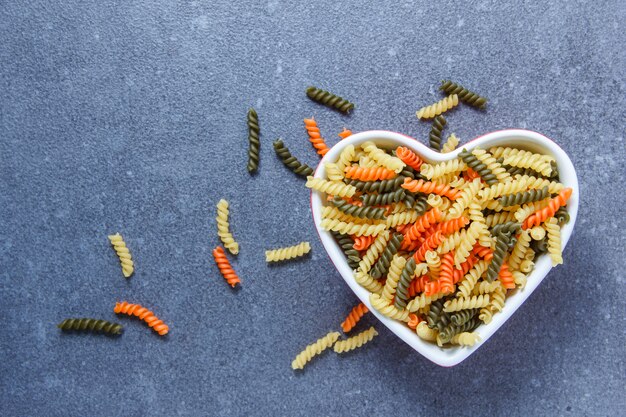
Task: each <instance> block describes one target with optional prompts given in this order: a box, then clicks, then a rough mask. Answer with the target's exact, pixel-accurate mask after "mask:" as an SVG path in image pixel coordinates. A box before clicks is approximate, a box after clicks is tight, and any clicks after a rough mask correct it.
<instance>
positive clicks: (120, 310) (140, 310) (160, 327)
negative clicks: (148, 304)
mask: <svg viewBox="0 0 626 417" xmlns="http://www.w3.org/2000/svg"><path fill="white" fill-rule="evenodd" d="M113 311H114V312H115V314H127V315H129V316H135V317H139V319H140V320H143V321H145V322H146V323H147V324H148V326H150V327H152V330H154V331H155V332H157V333H158V334H159V335H161V336H165V335H166V334H167V332H169V330H170V329H169V327H167V324H165V323H163V321H162V320H160V319H159V318H158V317H157V316H155V315H154V313H153V312H152V311H150V310H148V309H147V308H145V307H143V306H141V305H140V304H130V303H127V302H126V301H122V302H121V303H115V308H114V309H113Z"/></svg>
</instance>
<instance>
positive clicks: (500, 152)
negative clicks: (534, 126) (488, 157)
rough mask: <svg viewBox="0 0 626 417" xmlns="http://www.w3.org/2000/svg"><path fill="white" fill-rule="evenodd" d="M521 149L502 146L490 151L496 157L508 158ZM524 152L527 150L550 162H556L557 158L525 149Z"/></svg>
mask: <svg viewBox="0 0 626 417" xmlns="http://www.w3.org/2000/svg"><path fill="white" fill-rule="evenodd" d="M519 151H520V149H517V148H509V147H501V146H498V147H494V148H491V149H489V152H490V153H491V154H492V155H493V157H494V158H506V157H509V156H512V155H517V154H518V153H519ZM524 152H527V153H529V154H531V155H533V156H534V157H536V158H538V159H541V160H543V161H545V162H548V163H551V162H556V160H555V159H554V158H553V157H551V156H550V155H544V154H538V153H533V152H528V151H524ZM507 165H508V164H507ZM521 168H523V167H521Z"/></svg>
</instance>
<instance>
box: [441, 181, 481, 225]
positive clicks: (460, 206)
mask: <svg viewBox="0 0 626 417" xmlns="http://www.w3.org/2000/svg"><path fill="white" fill-rule="evenodd" d="M480 185H481V182H480V178H476V179H475V180H474V181H472V182H471V183H470V184H469V185H468V186H467V187H465V188H464V189H463V191H461V194H460V195H459V197H458V198H457V199H456V200H454V204H452V207H451V208H450V210H448V215H447V216H446V220H450V219H457V218H459V217H461V216H462V215H463V211H464V210H465V209H466V208H467V206H469V203H470V202H471V201H473V200H474V199H475V198H476V195H477V194H478V190H480Z"/></svg>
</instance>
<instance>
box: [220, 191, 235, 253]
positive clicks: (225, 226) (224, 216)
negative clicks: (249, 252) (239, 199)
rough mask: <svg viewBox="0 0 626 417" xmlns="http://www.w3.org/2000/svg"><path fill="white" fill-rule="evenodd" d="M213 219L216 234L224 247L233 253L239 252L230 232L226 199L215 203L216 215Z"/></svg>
mask: <svg viewBox="0 0 626 417" xmlns="http://www.w3.org/2000/svg"><path fill="white" fill-rule="evenodd" d="M215 220H217V235H218V236H219V237H220V240H221V241H222V243H223V244H224V247H225V248H226V249H228V251H229V252H230V253H232V254H233V255H237V254H238V253H239V243H237V242H236V241H235V239H234V238H233V235H232V234H231V233H230V224H229V223H228V201H226V200H224V199H223V198H222V199H221V200H220V201H219V202H218V203H217V217H216V218H215Z"/></svg>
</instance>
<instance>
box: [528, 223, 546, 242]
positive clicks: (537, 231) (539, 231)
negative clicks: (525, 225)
mask: <svg viewBox="0 0 626 417" xmlns="http://www.w3.org/2000/svg"><path fill="white" fill-rule="evenodd" d="M530 237H531V238H533V240H541V239H543V238H544V237H546V229H544V228H543V227H541V226H535V227H533V228H531V229H530Z"/></svg>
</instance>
